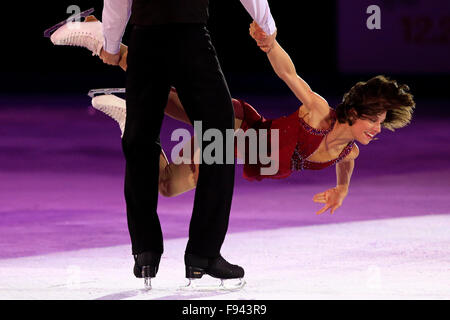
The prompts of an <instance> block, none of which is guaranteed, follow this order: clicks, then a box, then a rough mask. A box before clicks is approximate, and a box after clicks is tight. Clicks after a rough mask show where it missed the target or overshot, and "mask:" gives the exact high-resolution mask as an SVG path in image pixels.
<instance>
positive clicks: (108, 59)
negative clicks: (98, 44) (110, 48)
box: [100, 48, 120, 66]
mask: <svg viewBox="0 0 450 320" xmlns="http://www.w3.org/2000/svg"><path fill="white" fill-rule="evenodd" d="M100 59H102V60H103V62H104V63H106V64H109V65H111V66H117V65H118V64H119V60H120V52H118V53H116V54H111V53H108V52H107V51H106V50H104V49H103V48H102V50H101V51H100Z"/></svg>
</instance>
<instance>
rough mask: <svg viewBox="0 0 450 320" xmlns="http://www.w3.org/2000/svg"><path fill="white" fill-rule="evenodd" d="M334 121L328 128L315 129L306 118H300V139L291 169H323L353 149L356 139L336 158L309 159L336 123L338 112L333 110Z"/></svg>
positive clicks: (292, 159)
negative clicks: (327, 159) (319, 160)
mask: <svg viewBox="0 0 450 320" xmlns="http://www.w3.org/2000/svg"><path fill="white" fill-rule="evenodd" d="M331 115H332V122H331V126H330V128H328V129H315V128H313V127H311V126H310V125H308V124H307V123H306V122H305V120H303V119H302V118H298V120H299V122H300V126H299V134H298V141H297V144H296V146H295V149H294V153H293V155H292V158H291V170H292V171H294V170H321V169H324V168H326V167H329V166H332V165H334V164H336V163H338V162H339V161H341V160H342V159H344V158H345V157H346V156H347V155H348V154H349V153H350V152H351V151H352V149H353V146H354V141H351V142H349V143H348V144H347V146H346V147H345V148H344V149H343V150H342V151H341V153H340V154H339V156H338V157H337V158H336V159H333V160H330V161H325V162H317V161H310V160H307V159H308V158H309V157H310V156H311V155H312V154H314V153H315V152H316V151H317V150H318V148H319V145H320V143H321V142H322V140H323V139H324V138H325V136H326V135H327V134H328V133H330V131H331V130H332V129H333V127H334V125H335V123H336V113H335V111H334V110H332V111H331Z"/></svg>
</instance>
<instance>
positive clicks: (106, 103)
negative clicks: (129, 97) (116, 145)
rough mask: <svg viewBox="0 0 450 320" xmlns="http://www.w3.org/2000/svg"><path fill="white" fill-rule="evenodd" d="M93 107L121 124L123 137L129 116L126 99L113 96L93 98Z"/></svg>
mask: <svg viewBox="0 0 450 320" xmlns="http://www.w3.org/2000/svg"><path fill="white" fill-rule="evenodd" d="M92 106H93V107H94V108H95V109H97V110H99V111H101V112H103V113H104V114H106V115H108V116H109V117H111V118H113V119H114V120H115V121H116V122H117V123H118V124H119V127H120V131H121V136H122V137H123V132H124V130H125V120H126V116H127V108H126V102H125V99H122V98H119V97H117V96H115V95H113V94H107V95H102V96H97V97H94V98H92Z"/></svg>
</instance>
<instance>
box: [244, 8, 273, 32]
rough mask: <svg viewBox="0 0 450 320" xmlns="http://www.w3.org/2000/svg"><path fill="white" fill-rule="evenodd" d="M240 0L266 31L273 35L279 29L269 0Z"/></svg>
mask: <svg viewBox="0 0 450 320" xmlns="http://www.w3.org/2000/svg"><path fill="white" fill-rule="evenodd" d="M240 1H241V3H242V5H243V6H244V7H245V9H246V10H247V12H248V13H249V14H250V16H251V17H252V18H253V20H255V21H256V23H257V24H258V25H259V26H260V27H261V28H262V29H263V30H264V32H265V33H267V34H269V35H272V34H273V33H274V32H275V31H276V30H277V28H276V26H275V21H274V20H273V17H272V14H271V13H270V8H269V4H268V3H267V0H240Z"/></svg>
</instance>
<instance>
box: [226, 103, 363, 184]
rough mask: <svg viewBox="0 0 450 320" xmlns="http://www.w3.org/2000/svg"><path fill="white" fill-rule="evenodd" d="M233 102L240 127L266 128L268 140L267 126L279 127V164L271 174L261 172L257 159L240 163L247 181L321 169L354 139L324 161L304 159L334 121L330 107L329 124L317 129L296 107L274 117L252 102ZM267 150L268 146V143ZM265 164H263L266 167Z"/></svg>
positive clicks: (317, 144)
mask: <svg viewBox="0 0 450 320" xmlns="http://www.w3.org/2000/svg"><path fill="white" fill-rule="evenodd" d="M233 105H234V110H235V116H236V117H237V118H239V119H242V120H243V121H242V124H241V129H242V130H244V131H246V130H248V129H249V128H253V129H255V130H257V132H258V129H267V130H268V134H267V136H268V137H269V138H268V140H269V141H270V130H273V129H278V130H279V168H278V172H277V173H276V174H274V175H261V168H262V167H265V166H264V165H262V164H261V163H257V164H248V163H247V161H245V163H244V178H246V179H247V180H250V181H254V180H258V181H260V180H262V179H264V178H271V179H283V178H286V177H288V176H289V175H291V173H292V172H294V171H298V170H321V169H324V168H327V167H329V166H332V165H334V164H336V163H337V162H339V161H341V160H342V159H344V158H345V157H346V156H347V155H348V154H349V153H350V152H351V151H352V149H353V147H354V145H355V143H354V141H351V142H349V144H348V145H347V146H346V147H345V148H344V149H343V150H342V152H341V153H340V155H339V157H337V158H336V159H334V160H330V161H327V162H313V161H308V160H307V158H308V157H309V156H311V155H312V154H313V153H314V152H315V151H316V150H317V148H318V147H319V145H320V142H321V141H322V139H323V138H324V137H325V136H326V135H327V134H328V133H329V132H330V131H331V130H332V129H333V127H334V124H335V122H336V120H337V119H336V113H335V111H334V110H333V109H331V116H332V124H331V126H330V128H329V129H326V130H319V129H315V128H312V127H311V126H309V125H308V124H307V123H306V122H305V121H304V120H303V119H302V118H300V117H299V116H298V109H297V110H296V111H295V112H294V113H292V114H291V115H289V116H284V117H281V118H277V119H272V120H270V119H265V118H264V117H263V116H261V115H260V114H259V113H258V112H257V111H256V110H255V109H254V108H253V107H252V106H250V105H249V104H248V103H246V102H244V101H242V100H234V99H233ZM269 150H270V147H269ZM268 166H269V165H267V166H266V167H268Z"/></svg>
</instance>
